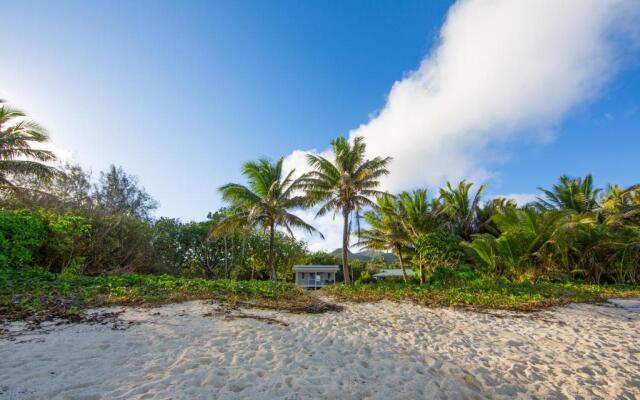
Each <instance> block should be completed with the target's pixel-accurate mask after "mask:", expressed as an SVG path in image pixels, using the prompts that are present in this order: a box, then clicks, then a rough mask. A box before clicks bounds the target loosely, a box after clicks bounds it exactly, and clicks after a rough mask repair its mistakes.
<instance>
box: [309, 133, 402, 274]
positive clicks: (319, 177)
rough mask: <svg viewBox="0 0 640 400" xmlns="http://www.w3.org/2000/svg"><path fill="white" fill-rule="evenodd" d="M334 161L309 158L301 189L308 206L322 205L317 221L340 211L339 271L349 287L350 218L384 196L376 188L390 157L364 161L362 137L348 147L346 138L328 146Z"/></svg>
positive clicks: (385, 171) (312, 155)
mask: <svg viewBox="0 0 640 400" xmlns="http://www.w3.org/2000/svg"><path fill="white" fill-rule="evenodd" d="M331 146H332V148H333V153H334V155H335V161H333V162H332V161H330V160H328V159H326V158H325V157H322V156H319V155H314V154H309V155H307V161H308V162H309V165H310V166H311V168H312V169H313V170H312V171H311V172H309V173H308V174H307V175H306V177H305V179H304V187H305V189H306V192H307V197H308V199H309V200H310V203H311V204H321V206H320V209H319V210H318V212H317V214H316V217H318V216H321V215H325V214H327V213H328V212H330V211H334V217H335V215H336V214H337V213H338V212H339V211H340V212H342V217H343V230H342V268H343V272H344V282H345V283H346V284H350V283H351V277H350V276H349V266H348V251H349V235H350V234H351V223H350V222H351V221H350V216H351V214H352V213H355V214H356V221H358V216H359V213H360V211H361V210H362V209H363V208H364V207H368V206H373V207H375V204H374V202H373V201H372V198H373V197H375V196H378V195H382V194H383V193H382V192H380V191H379V190H376V188H377V187H378V186H379V185H380V181H379V179H380V177H382V176H384V175H386V174H388V173H389V170H388V169H387V166H388V164H389V162H390V161H391V158H390V157H385V158H382V157H375V158H372V159H366V158H365V153H366V145H365V143H364V139H363V138H362V137H356V138H355V139H354V140H353V142H352V143H350V142H349V141H348V140H347V139H346V138H345V137H339V138H336V139H334V140H333V141H332V142H331Z"/></svg>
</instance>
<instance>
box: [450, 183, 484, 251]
mask: <svg viewBox="0 0 640 400" xmlns="http://www.w3.org/2000/svg"><path fill="white" fill-rule="evenodd" d="M471 186H473V183H471V182H467V181H465V180H463V181H460V182H459V183H458V186H457V187H455V188H454V187H453V186H452V185H451V182H447V186H446V187H445V188H441V189H440V199H441V201H442V207H443V208H442V212H443V213H444V214H445V215H446V216H447V217H448V219H449V221H448V222H447V225H448V226H449V229H450V230H451V231H452V232H453V233H457V234H459V235H460V236H462V237H463V238H464V239H465V240H470V239H471V234H473V233H474V231H475V229H476V228H477V222H478V221H477V220H478V209H479V204H480V198H481V197H482V193H483V192H484V190H485V189H486V187H487V185H486V184H485V185H481V186H480V187H479V188H478V190H477V191H476V194H475V195H473V196H471Z"/></svg>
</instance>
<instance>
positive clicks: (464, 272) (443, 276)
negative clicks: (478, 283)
mask: <svg viewBox="0 0 640 400" xmlns="http://www.w3.org/2000/svg"><path fill="white" fill-rule="evenodd" d="M478 279H480V277H479V276H478V275H477V274H476V272H475V271H474V270H473V269H472V268H471V267H469V266H468V265H464V266H461V267H459V268H452V267H447V266H444V265H438V266H437V267H436V268H435V270H434V271H433V274H432V275H431V277H430V279H429V283H431V284H444V285H460V284H468V283H471V282H473V281H475V280H478Z"/></svg>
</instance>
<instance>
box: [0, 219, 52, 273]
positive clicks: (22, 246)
mask: <svg viewBox="0 0 640 400" xmlns="http://www.w3.org/2000/svg"><path fill="white" fill-rule="evenodd" d="M46 237H47V235H46V232H45V223H44V220H43V218H42V216H41V215H40V214H38V213H37V212H35V211H30V210H16V211H9V210H0V267H13V268H22V267H26V266H29V265H33V263H34V262H37V261H38V260H37V255H38V252H39V251H40V249H41V247H42V246H43V244H44V242H45V240H46Z"/></svg>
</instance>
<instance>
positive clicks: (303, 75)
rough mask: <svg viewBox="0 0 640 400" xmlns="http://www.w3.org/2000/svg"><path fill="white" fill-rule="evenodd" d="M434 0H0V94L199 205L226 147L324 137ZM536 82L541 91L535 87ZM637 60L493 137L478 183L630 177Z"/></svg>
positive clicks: (342, 128) (219, 177) (98, 165)
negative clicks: (549, 125)
mask: <svg viewBox="0 0 640 400" xmlns="http://www.w3.org/2000/svg"><path fill="white" fill-rule="evenodd" d="M449 6H450V3H448V2H446V1H375V2H373V1H326V0H323V1H216V2H211V1H203V2H195V1H189V2H177V1H42V2H36V1H18V2H16V1H2V0H0V9H1V10H2V14H3V18H2V23H1V24H0V33H1V34H2V37H3V40H2V41H0V97H2V98H5V99H6V100H8V101H9V102H11V103H12V104H13V105H15V106H17V107H20V108H22V109H24V110H26V111H27V112H29V113H30V114H31V115H32V116H33V117H34V118H35V119H37V120H38V121H39V122H40V123H41V124H43V125H44V126H46V127H48V128H49V130H50V132H51V135H52V139H53V144H54V145H55V147H56V148H59V149H62V150H68V151H71V152H72V153H73V155H74V158H75V159H76V160H77V161H78V162H80V163H81V164H82V165H83V166H86V167H89V168H91V169H92V170H93V171H94V172H96V173H97V172H98V171H100V170H102V169H104V168H106V167H107V166H108V165H109V164H111V163H114V164H116V165H121V166H123V167H124V169H125V170H126V171H128V172H130V173H133V174H135V175H137V176H138V177H139V179H140V181H141V182H142V184H143V185H144V186H145V187H146V189H147V190H148V191H149V192H150V193H151V195H152V196H154V197H155V198H156V199H158V200H159V202H160V203H161V207H160V209H159V210H158V212H157V213H156V214H157V215H166V216H172V217H181V218H183V219H201V218H204V217H205V216H206V214H207V212H208V211H211V210H214V209H216V208H218V207H219V206H221V205H222V203H221V201H220V198H219V196H218V194H217V191H216V189H217V187H219V186H220V185H222V184H224V183H226V182H229V181H238V180H240V179H241V177H240V173H239V169H240V165H241V163H242V162H244V161H246V160H250V159H256V158H258V157H260V156H268V157H271V158H277V157H280V156H285V155H287V154H289V153H290V152H291V151H293V150H295V149H313V148H316V149H324V148H326V147H327V145H328V142H329V140H330V139H331V138H333V137H335V136H337V135H339V134H346V133H347V132H348V131H349V130H350V129H353V128H355V127H357V126H358V125H360V124H362V123H365V122H366V121H367V120H368V119H369V116H370V115H371V114H372V113H375V112H376V111H377V110H379V109H380V108H381V107H383V106H384V104H385V98H386V95H387V94H388V92H389V90H390V88H391V86H392V84H393V83H394V81H396V80H399V79H401V78H402V77H403V76H405V75H406V74H407V73H408V72H409V71H411V70H412V69H415V68H416V67H417V66H418V65H419V63H420V60H421V59H422V58H423V57H424V56H425V54H427V53H429V51H430V50H431V49H432V48H433V46H434V44H435V43H434V42H435V41H436V40H437V37H438V36H437V35H438V32H439V30H440V27H441V25H442V23H443V21H444V18H445V17H446V12H447V9H448V8H449ZM550 95H553V93H552V88H550ZM639 127H640V69H639V68H638V65H637V64H634V63H629V64H626V65H625V66H624V70H623V71H622V72H621V73H620V74H619V75H617V77H616V79H615V80H614V81H613V82H610V83H609V84H608V85H607V86H606V87H605V89H604V90H603V92H602V93H601V94H600V96H599V97H598V98H597V99H595V100H594V101H591V102H589V103H588V104H583V105H581V106H580V107H579V108H576V109H574V110H572V111H571V113H570V114H569V115H568V116H567V117H566V118H565V119H564V120H563V121H562V122H561V123H560V124H559V125H558V126H557V127H555V129H554V132H555V139H554V140H553V141H551V142H549V143H544V144H542V143H539V142H533V141H532V142H530V143H529V142H522V141H519V142H511V143H506V144H502V146H505V147H506V148H508V149H509V152H510V154H511V158H510V159H509V160H505V161H504V163H502V164H500V165H495V166H493V168H494V169H495V170H496V171H497V172H498V176H497V177H496V179H495V181H492V182H491V185H490V189H489V192H490V193H493V194H497V193H505V194H506V193H535V191H536V187H537V186H549V185H551V184H552V183H553V182H554V181H555V180H556V179H557V177H558V176H559V175H560V174H562V173H567V174H572V175H584V174H585V173H588V172H592V173H593V174H594V175H595V177H596V182H597V183H598V184H599V185H604V184H606V183H607V182H617V183H620V184H623V185H629V184H632V183H636V182H638V181H639V179H638V172H639V168H638V167H639V165H640V162H639V161H638V149H639V148H640V138H639V135H638V133H639V129H638V128H639Z"/></svg>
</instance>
